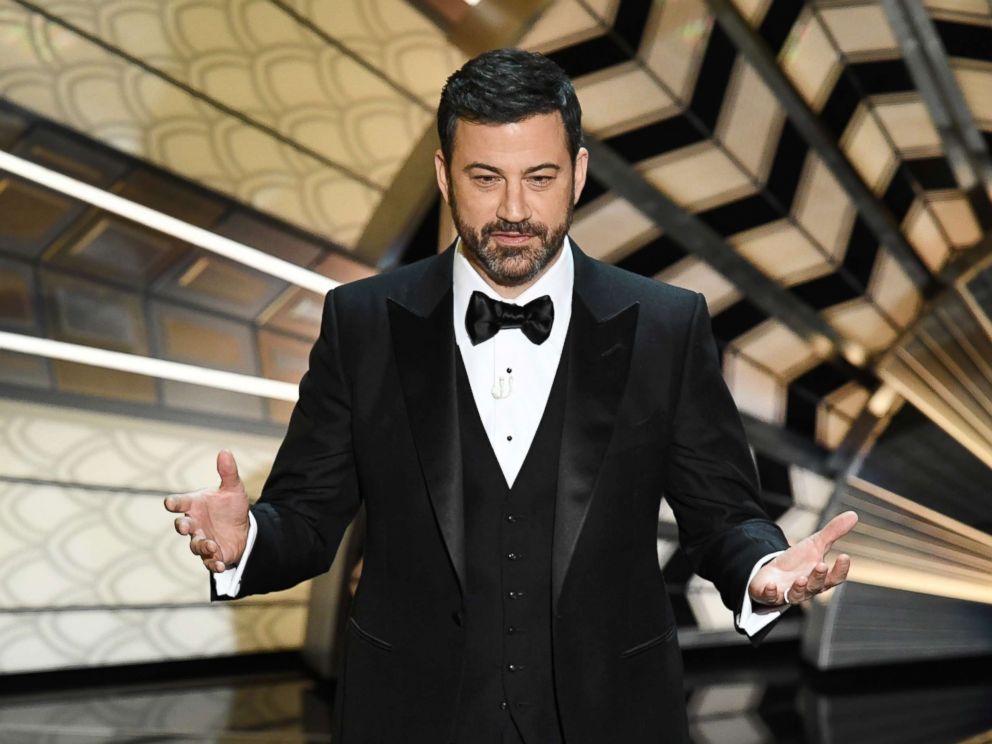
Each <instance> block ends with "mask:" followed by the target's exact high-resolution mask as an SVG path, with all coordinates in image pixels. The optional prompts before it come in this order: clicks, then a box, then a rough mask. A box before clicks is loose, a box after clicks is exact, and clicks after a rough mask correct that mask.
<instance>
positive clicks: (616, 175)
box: [0, 0, 992, 632]
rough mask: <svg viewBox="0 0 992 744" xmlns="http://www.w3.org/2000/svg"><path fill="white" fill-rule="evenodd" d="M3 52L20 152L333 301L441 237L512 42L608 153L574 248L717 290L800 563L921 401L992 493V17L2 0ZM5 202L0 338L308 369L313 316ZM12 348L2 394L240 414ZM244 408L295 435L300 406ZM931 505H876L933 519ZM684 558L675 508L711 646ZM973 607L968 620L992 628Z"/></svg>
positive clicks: (856, 0) (276, 290)
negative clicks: (478, 116)
mask: <svg viewBox="0 0 992 744" xmlns="http://www.w3.org/2000/svg"><path fill="white" fill-rule="evenodd" d="M497 6H498V7H497ZM0 41H2V48H3V53H2V54H0V147H2V149H3V150H5V151H7V152H10V153H12V154H16V155H18V156H19V157H21V158H24V159H26V160H29V161H34V162H38V163H41V164H43V165H45V166H46V167H48V168H51V169H53V170H55V171H59V172H63V173H66V174H68V175H71V176H73V177H74V178H76V179H78V180H81V181H83V182H85V183H89V184H92V185H96V186H99V187H100V188H102V189H105V190H108V191H111V192H113V193H116V194H120V195H123V196H125V197H127V198H129V199H131V200H133V201H136V202H138V203H142V204H145V205H148V206H152V207H154V208H156V209H158V210H160V211H163V212H165V213H167V214H170V215H173V216H177V217H179V218H180V219H182V220H183V221H185V222H188V223H190V224H193V225H197V226H201V227H205V228H207V229H209V230H211V231H214V232H217V233H218V234H220V235H223V236H227V237H231V238H233V239H235V240H237V241H239V242H243V243H245V244H248V245H251V246H254V247H256V248H258V249H260V250H262V251H265V252H268V253H271V254H272V255H274V256H277V257H279V258H283V259H285V260H288V261H291V262H293V263H296V264H298V265H300V266H304V267H308V268H311V269H313V270H314V271H316V272H318V273H320V274H322V275H324V276H326V277H330V278H332V279H334V280H336V281H348V280H350V279H351V278H355V277H357V276H361V275H365V274H368V273H371V272H374V271H387V270H389V269H390V268H392V267H393V266H395V265H397V264H400V263H406V262H409V261H412V260H415V259H416V258H418V257H420V256H424V255H429V254H431V253H433V252H435V251H436V250H437V249H438V247H439V245H444V244H446V243H447V241H448V239H449V236H450V234H451V233H450V227H449V225H448V224H447V218H446V212H445V210H444V208H443V206H442V205H441V204H440V202H439V200H438V198H437V196H436V193H435V192H434V186H433V172H432V168H431V165H430V154H431V152H432V151H433V149H434V147H435V146H436V139H435V135H434V133H433V130H432V127H433V112H434V108H435V105H436V101H437V97H438V93H439V90H440V87H441V85H442V84H443V81H444V80H445V78H446V77H447V75H448V74H450V72H451V71H452V70H454V69H455V68H456V67H458V66H459V65H460V64H461V63H462V62H463V61H464V60H465V59H466V58H467V57H468V56H470V54H472V53H474V52H475V51H476V50H478V49H480V48H486V47H487V46H491V45H492V44H493V43H496V41H498V43H501V44H505V43H516V44H518V45H520V46H522V47H524V48H527V49H531V50H535V51H540V52H543V53H545V54H547V55H549V56H550V57H551V58H553V59H555V60H556V61H557V62H559V63H560V64H561V65H562V67H564V69H565V70H566V71H567V72H568V73H569V74H570V75H571V76H572V77H573V79H574V81H575V84H576V88H577V90H578V93H579V97H580V100H581V102H582V105H583V110H584V123H585V128H586V133H587V139H588V146H589V149H590V152H591V160H590V169H591V178H590V180H589V183H588V185H587V188H586V191H585V193H584V194H583V197H582V200H581V202H580V204H579V206H578V208H577V210H576V213H575V223H574V226H573V230H572V235H573V237H574V238H575V240H576V241H577V242H578V243H579V245H581V246H582V248H583V249H584V250H585V251H586V252H587V253H590V254H591V255H593V256H595V257H596V258H599V259H601V260H604V261H608V262H611V263H615V264H617V265H619V266H622V267H624V268H626V269H629V270H631V271H635V272H637V273H640V274H643V275H646V276H650V277H655V278H657V279H658V280H660V281H666V282H671V283H673V284H677V285H680V286H684V287H688V288H690V289H693V290H696V291H699V292H702V293H703V294H704V295H705V296H706V299H707V301H708V304H709V307H710V311H711V314H712V316H713V329H714V332H715V335H716V338H717V341H718V343H719V346H720V351H721V354H722V359H723V365H724V372H725V377H726V380H727V382H728V385H729V386H730V388H731V391H732V392H733V394H734V397H735V399H736V401H737V403H738V405H739V407H740V409H741V411H742V414H743V415H744V418H745V424H746V426H747V428H748V430H749V434H750V436H751V439H752V443H753V446H754V449H755V454H756V459H757V462H758V466H759V470H760V472H761V475H762V481H763V483H764V486H765V492H766V500H767V502H768V505H769V508H770V510H771V511H772V512H773V514H774V515H775V516H776V517H777V518H778V519H779V520H780V523H782V524H783V526H784V527H785V528H786V531H787V533H788V534H789V535H790V537H800V536H802V535H803V534H805V533H807V532H808V531H810V530H812V529H815V527H816V524H817V522H818V521H820V520H821V519H822V517H823V516H824V515H825V514H829V513H831V511H833V510H835V509H836V508H837V506H838V504H840V503H841V502H842V501H843V494H845V493H847V494H849V493H850V492H851V489H854V491H857V492H858V493H861V492H862V491H863V488H862V485H863V484H862V481H860V480H853V481H851V483H853V484H854V485H851V483H849V482H848V479H851V478H853V479H857V478H860V477H862V475H863V474H862V475H859V473H860V470H859V468H861V467H862V466H863V465H864V463H865V461H866V460H865V458H866V457H867V456H868V453H869V452H870V451H872V448H873V447H875V446H876V445H877V446H878V447H879V451H880V452H883V451H884V452H888V453H890V454H888V455H886V456H887V457H890V458H895V460H893V461H897V460H898V458H899V457H906V456H907V453H906V451H905V450H901V449H899V448H890V449H886V448H885V447H882V444H883V443H884V442H885V441H886V427H887V426H888V424H889V422H890V421H891V420H893V419H894V418H896V417H898V416H900V415H901V414H900V413H899V411H900V406H905V403H904V401H908V403H909V404H910V405H911V407H912V409H913V410H915V411H919V412H921V415H920V416H918V417H915V418H911V421H910V423H908V424H906V425H905V426H904V427H903V428H900V429H899V431H900V432H903V431H904V429H905V427H907V426H908V427H910V428H913V427H915V429H916V430H919V432H920V433H921V436H937V434H935V433H934V432H937V433H938V434H941V435H942V434H943V432H946V434H947V435H949V436H947V437H945V438H941V439H940V442H941V445H940V447H941V448H942V449H941V450H940V451H941V452H942V453H943V454H942V455H937V454H936V453H934V454H933V455H932V456H943V457H950V454H949V453H950V452H951V451H952V450H954V451H955V454H954V456H955V457H960V458H963V461H964V460H967V461H968V462H970V463H983V464H984V466H985V467H976V468H975V469H974V470H973V471H969V472H973V473H974V474H975V477H978V478H987V479H988V482H989V484H992V478H989V476H988V472H987V466H988V465H989V464H992V321H990V317H992V290H990V289H989V287H992V281H990V280H989V278H988V277H989V276H992V274H990V273H989V271H990V269H989V268H988V267H989V261H990V260H992V258H990V256H989V254H990V249H992V156H990V150H992V6H990V5H989V3H988V2H986V0H926V2H903V1H902V0H811V1H808V2H803V3H799V2H793V1H791V0H736V1H735V2H731V1H730V0H664V1H661V2H651V1H649V0H555V1H554V2H531V3H527V2H514V3H502V4H497V3H494V2H491V1H490V0H481V2H480V3H478V4H477V5H470V4H468V3H465V2H463V0H418V1H417V2H404V1H403V0H369V1H366V0H362V1H361V2H359V1H358V0H349V1H348V2H334V3H320V2H316V0H267V1H263V0H237V1H235V2H226V1H225V0H171V1H170V2H162V3H147V2H143V1H142V0H92V1H91V0H0ZM0 179H2V180H0V327H2V329H3V330H7V331H13V332H16V333H20V334H27V335H33V336H43V337H49V338H53V339H62V340H71V341H75V342H78V343H84V344H90V345H94V346H100V347H109V348H115V349H120V350H127V351H130V352H131V353H134V354H146V355H150V356H155V357H160V358H166V359H176V360H181V361H187V362H191V363H195V364H201V365H202V366H205V367H221V368H225V369H231V370H236V371H241V372H244V373H246V374H254V375H257V376H264V377H272V378H278V379H283V380H289V381H292V380H293V379H294V378H298V376H299V375H300V374H301V373H302V371H303V369H304V368H305V364H306V348H307V344H308V341H309V340H310V339H312V338H313V335H314V334H315V332H316V323H317V322H318V320H319V307H320V305H319V302H320V298H319V296H317V295H316V294H314V293H313V292H310V291H308V290H305V289H302V288H299V287H293V286H291V285H289V284H287V283H286V282H285V281H280V280H276V279H274V278H273V277H271V276H267V275H265V274H264V273H261V272H259V271H257V270H255V269H251V268H247V267H245V266H242V265H239V264H238V263H236V262H234V261H231V260H229V259H222V258H218V257H216V256H214V255H212V254H210V253H209V252H208V251H204V250H203V249H202V248H199V247H195V246H192V245H189V244H185V243H183V242H182V241H180V240H177V239H174V238H171V237H168V236H162V235H161V234H158V233H155V232H153V231H150V230H148V229H147V228H145V227H143V226H142V225H138V224H135V223H133V222H129V221H128V220H126V219H121V218H119V217H115V216H112V215H108V214H106V213H103V212H101V211H100V210H99V209H95V208H93V207H90V206H87V205H86V204H83V203H80V202H78V201H76V200H74V199H72V198H69V197H66V196H65V195H62V194H58V193H55V192H52V191H50V190H48V189H46V188H44V187H43V186H39V185H38V184H34V183H31V182H29V181H25V180H23V179H21V178H17V177H13V176H6V174H3V173H0ZM28 216H29V217H30V219H28ZM0 355H2V356H0V378H2V380H3V384H4V386H5V387H4V390H5V391H6V393H5V394H12V393H16V392H17V391H24V390H27V389H31V390H33V391H34V393H33V395H34V396H35V398H38V397H43V396H45V395H59V394H62V395H63V396H68V397H63V398H62V400H78V399H79V396H82V397H86V396H91V397H92V396H96V397H97V398H99V399H115V400H117V401H118V403H121V404H128V405H131V404H133V405H137V406H138V408H137V409H135V410H140V411H147V412H149V413H148V415H163V412H166V413H167V412H168V411H170V410H171V411H173V412H176V411H186V410H194V409H195V410H197V411H199V412H200V413H201V414H203V415H204V416H211V415H214V416H215V417H216V415H218V411H220V410H221V409H222V408H224V407H225V406H226V405H227V404H226V403H222V402H218V401H221V400H222V399H219V398H217V397H216V395H215V394H213V393H211V394H209V395H208V394H206V393H203V392H202V391H197V390H194V389H193V388H194V387H195V386H184V384H182V383H175V382H164V383H155V382H154V381H151V380H145V381H144V382H136V381H135V380H136V379H137V378H127V380H128V383H127V385H123V384H120V383H119V382H113V381H109V382H108V379H109V378H107V377H106V375H105V374H102V375H94V374H93V373H92V371H87V369H85V368H82V367H80V366H79V365H75V366H73V365H71V364H69V363H65V362H53V361H49V360H45V359H41V358H38V357H28V356H25V355H22V354H13V353H10V352H3V351H2V350H0ZM125 389H126V390H127V391H128V393H127V396H130V398H133V400H122V399H121V393H120V391H121V390H125ZM224 395H229V396H234V398H237V397H238V394H236V393H227V394H224ZM73 396H75V397H73ZM115 396H116V398H115ZM241 397H244V396H241ZM234 398H231V399H229V400H233V399H234ZM223 400H228V399H223ZM142 406H144V408H142ZM903 410H907V411H908V410H910V408H909V407H908V406H907V407H905V408H904V409H903ZM240 411H241V413H240V414H239V415H241V416H242V417H246V418H250V419H252V420H254V421H255V422H256V424H257V425H259V426H263V425H264V426H267V427H271V430H273V431H274V430H275V429H277V428H278V426H279V425H280V424H281V422H283V421H284V420H285V415H286V406H285V405H284V404H276V403H274V402H272V401H267V402H263V401H261V400H258V399H256V400H255V402H254V403H252V404H251V405H249V406H242V407H241V408H240ZM246 411H248V412H251V413H250V415H249V414H246V413H244V412H246ZM904 418H905V417H904ZM900 420H902V419H900ZM900 436H903V434H900ZM955 448H957V449H958V450H960V452H958V451H957V450H955ZM914 456H917V457H927V456H931V455H928V453H926V452H916V453H914ZM969 458H970V459H969ZM879 472H881V471H879ZM947 478H948V479H950V478H951V475H950V474H949V475H948V476H947ZM937 482H939V481H935V480H929V481H927V480H924V481H920V482H919V483H916V482H914V481H907V482H904V483H902V484H901V485H900V487H899V488H894V487H893V486H892V484H891V483H887V482H878V483H875V484H874V485H875V486H877V487H879V488H883V489H888V490H890V491H897V492H899V493H898V495H900V496H901V497H903V498H906V499H909V500H910V501H914V502H920V503H927V504H928V508H929V509H931V510H932V511H933V512H936V513H940V512H941V508H940V505H939V503H937V504H934V503H931V502H930V501H929V500H928V499H929V498H930V497H931V496H932V491H933V489H934V488H936V487H937V486H936V485H935V484H936V483H937ZM914 483H916V485H914ZM950 483H951V481H950V480H945V481H944V485H943V486H941V487H943V488H950ZM924 484H925V485H924ZM914 488H916V489H919V490H920V493H916V492H913V489H914ZM923 491H926V493H923ZM950 512H951V513H953V514H956V512H954V510H953V509H950ZM928 513H929V512H928ZM990 514H992V500H989V499H986V500H985V501H984V503H983V504H980V505H977V506H976V507H975V514H970V513H969V514H964V515H961V514H957V515H956V516H955V517H954V518H955V519H957V520H959V521H960V523H961V524H962V525H966V526H968V527H969V529H976V530H979V531H980V532H983V533H985V532H987V530H988V522H987V521H982V520H987V519H988V515H990ZM975 515H978V516H975ZM921 518H922V517H921ZM895 521H896V522H897V523H898V521H899V520H895ZM889 527H890V528H886V529H883V530H875V531H874V532H872V531H871V530H870V529H869V530H867V531H866V532H864V533H862V534H860V536H859V538H858V539H859V540H861V542H860V543H858V542H856V541H855V542H853V543H852V544H851V545H850V546H847V547H848V549H850V550H851V552H852V553H855V555H856V558H857V557H858V550H856V548H858V549H860V550H861V551H862V554H863V558H864V562H865V563H868V564H869V565H871V566H872V567H873V568H877V565H876V564H871V563H870V562H871V560H873V558H872V556H874V558H877V557H878V552H877V549H878V548H879V546H881V547H882V548H884V547H885V546H886V545H889V544H890V543H892V542H893V541H894V542H899V540H900V539H902V538H899V537H898V535H897V533H898V529H896V528H895V527H892V526H891V525H889ZM674 535H675V532H674V528H673V526H672V525H671V523H670V515H668V514H666V513H665V512H664V510H663V513H662V515H661V518H660V523H659V559H660V560H661V562H662V564H663V565H664V566H665V572H666V576H667V577H668V579H669V583H670V585H672V586H673V587H675V589H674V593H675V594H676V595H677V596H678V597H680V598H678V599H677V605H678V610H679V612H680V614H681V620H682V621H683V624H684V625H686V626H691V627H695V628H699V629H700V632H703V631H706V630H713V631H715V630H718V629H719V628H721V627H723V626H724V624H725V622H724V621H720V620H716V619H714V618H716V617H717V614H716V613H715V612H714V611H713V609H712V608H713V604H714V602H715V601H716V600H715V594H714V593H713V592H712V590H711V588H709V587H707V586H706V585H705V584H704V583H700V582H699V581H698V579H694V578H693V577H691V575H690V572H689V570H688V568H687V566H686V565H685V563H684V561H682V560H681V559H680V557H679V556H678V554H677V552H676V550H675V545H674ZM865 540H868V542H869V543H870V544H869V547H868V548H867V549H865V548H864V545H865V542H864V541H865ZM872 541H874V542H872ZM887 541H888V542H887ZM969 544H970V545H971V544H972V543H969ZM977 544H983V543H982V541H981V540H978V543H977ZM859 546H860V548H859ZM976 549H977V550H978V554H979V556H980V558H981V559H982V560H985V559H987V558H988V557H989V556H988V554H987V553H982V551H983V550H985V551H987V550H988V547H987V544H986V546H985V547H984V548H976ZM873 550H874V551H875V552H874V553H873V552H872V551H873ZM856 565H857V560H856ZM869 573H870V572H869ZM877 575H878V572H877V571H876V572H875V573H874V574H872V577H877ZM865 578H866V581H868V582H869V583H872V582H875V581H877V578H870V577H868V574H867V573H866V574H865ZM869 578H870V580H869ZM971 580H973V581H975V582H976V584H975V585H976V587H978V588H977V589H976V593H974V594H972V595H969V596H970V597H971V598H970V599H969V600H967V601H970V602H979V603H992V586H990V585H989V584H988V582H984V583H983V581H982V580H981V579H980V578H977V577H976V576H971V578H969V581H971ZM902 588H903V589H905V587H902ZM961 601H965V600H961ZM721 623H723V624H721Z"/></svg>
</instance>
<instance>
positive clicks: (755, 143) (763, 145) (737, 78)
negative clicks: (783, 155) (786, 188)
mask: <svg viewBox="0 0 992 744" xmlns="http://www.w3.org/2000/svg"><path fill="white" fill-rule="evenodd" d="M727 91H728V93H727V97H726V99H725V101H724V104H723V109H722V110H721V111H720V119H719V121H718V122H717V125H716V137H717V139H719V140H720V141H722V142H723V144H724V145H725V146H726V148H727V149H728V150H729V151H730V153H731V154H732V155H733V156H734V157H735V158H737V159H738V160H739V161H740V162H741V163H742V164H743V166H744V167H745V168H746V169H747V170H748V172H749V173H750V174H751V175H752V176H754V177H755V178H757V179H758V180H759V181H764V180H765V179H766V178H767V177H768V171H769V169H770V168H771V165H772V161H773V160H774V157H775V151H776V148H777V147H778V143H779V134H780V133H781V131H782V124H783V123H784V122H785V113H784V112H783V111H782V107H781V106H780V105H779V104H778V101H777V100H776V98H775V96H774V95H772V92H771V91H770V90H769V89H768V86H767V85H765V84H764V82H763V81H762V80H761V78H760V77H758V74H757V73H756V72H755V71H754V68H753V67H751V65H749V64H748V63H747V62H746V61H745V60H744V58H743V57H738V58H737V61H736V63H735V64H734V71H733V73H732V76H731V81H730V83H729V84H728V86H727Z"/></svg>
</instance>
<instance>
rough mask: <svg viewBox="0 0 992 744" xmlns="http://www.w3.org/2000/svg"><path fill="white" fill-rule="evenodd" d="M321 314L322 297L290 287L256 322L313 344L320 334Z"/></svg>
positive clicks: (322, 310)
mask: <svg viewBox="0 0 992 744" xmlns="http://www.w3.org/2000/svg"><path fill="white" fill-rule="evenodd" d="M323 312H324V300H323V298H322V297H320V296H319V295H317V294H316V293H314V292H308V291H307V290H305V289H301V288H300V287H290V288H289V289H287V290H286V291H285V292H283V293H282V294H281V295H280V296H279V297H278V298H277V299H276V300H275V302H273V303H272V304H271V305H269V307H268V308H266V310H265V312H263V313H262V314H261V315H259V316H258V322H259V324H261V325H265V326H269V327H271V328H274V329H276V330H280V331H286V332H288V333H293V334H296V335H297V336H301V337H302V338H305V339H307V340H308V341H309V342H310V343H313V342H314V341H316V340H317V334H318V333H319V332H320V320H321V318H322V317H323Z"/></svg>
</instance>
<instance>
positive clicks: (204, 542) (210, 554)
mask: <svg viewBox="0 0 992 744" xmlns="http://www.w3.org/2000/svg"><path fill="white" fill-rule="evenodd" d="M189 549H190V551H191V552H192V553H193V554H194V555H198V556H200V557H201V558H203V559H205V560H206V559H215V558H217V557H218V556H217V543H215V542H214V541H213V540H211V539H210V538H208V537H207V536H206V535H204V534H203V533H202V532H197V533H196V534H195V535H193V538H192V539H191V540H190V541H189Z"/></svg>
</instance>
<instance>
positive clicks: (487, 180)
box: [472, 173, 499, 186]
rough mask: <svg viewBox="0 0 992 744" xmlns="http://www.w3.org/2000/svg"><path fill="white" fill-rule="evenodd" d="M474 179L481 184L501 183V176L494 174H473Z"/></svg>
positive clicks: (492, 184)
mask: <svg viewBox="0 0 992 744" xmlns="http://www.w3.org/2000/svg"><path fill="white" fill-rule="evenodd" d="M472 180H473V181H474V182H475V183H476V184H477V185H479V186H494V185H495V184H497V183H499V176H495V175H492V174H489V173H487V174H482V175H478V176H472Z"/></svg>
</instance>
